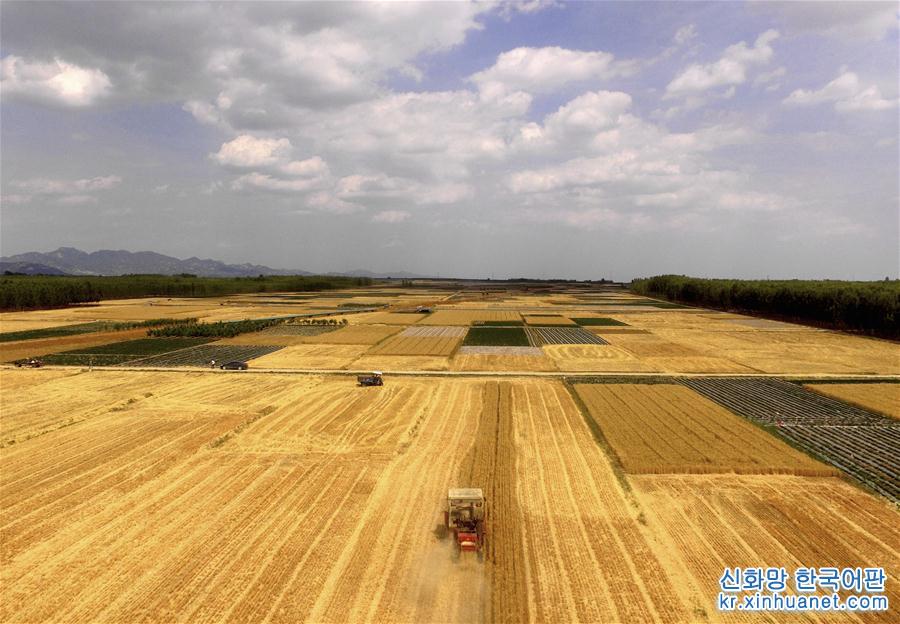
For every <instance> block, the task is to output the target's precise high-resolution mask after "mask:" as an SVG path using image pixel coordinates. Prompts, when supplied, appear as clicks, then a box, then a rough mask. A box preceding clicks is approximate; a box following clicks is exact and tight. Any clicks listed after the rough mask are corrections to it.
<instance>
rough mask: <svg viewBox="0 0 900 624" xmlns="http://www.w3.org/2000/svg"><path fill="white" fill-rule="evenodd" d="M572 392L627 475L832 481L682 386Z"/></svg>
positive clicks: (590, 387) (583, 387) (589, 387)
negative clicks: (758, 476)
mask: <svg viewBox="0 0 900 624" xmlns="http://www.w3.org/2000/svg"><path fill="white" fill-rule="evenodd" d="M575 391H576V392H577V394H578V396H579V397H580V398H581V400H582V401H584V404H585V406H586V407H587V409H588V412H589V413H590V415H591V417H592V418H593V419H594V420H595V421H596V422H597V424H598V425H599V426H600V429H601V431H602V432H603V436H604V437H605V438H606V439H607V440H608V441H609V444H610V445H611V446H612V448H613V450H614V451H615V453H616V455H617V456H618V457H619V459H620V460H621V462H622V466H624V468H625V470H627V471H628V472H631V473H707V472H734V473H744V474H754V473H766V474H771V473H783V474H803V475H813V476H815V475H818V476H828V475H837V474H838V471H837V470H835V469H834V468H832V467H830V466H826V465H825V464H821V463H819V462H816V461H815V460H812V459H810V458H809V457H807V456H806V455H804V454H803V453H801V452H800V451H797V450H794V449H792V448H791V447H789V446H788V445H787V444H785V443H784V442H780V441H779V440H777V439H776V438H774V437H772V436H771V435H769V434H767V433H766V432H764V431H762V430H761V429H759V428H757V427H755V426H753V425H751V424H750V423H748V422H746V421H745V420H743V419H741V418H740V417H739V416H735V415H734V414H732V413H731V412H729V411H727V410H726V409H725V408H723V407H720V406H719V405H718V404H716V403H713V402H712V401H710V400H709V399H707V398H706V397H704V396H701V395H699V394H697V393H696V392H694V391H693V390H691V389H689V388H685V387H683V386H676V385H671V384H613V383H610V384H578V385H576V386H575Z"/></svg>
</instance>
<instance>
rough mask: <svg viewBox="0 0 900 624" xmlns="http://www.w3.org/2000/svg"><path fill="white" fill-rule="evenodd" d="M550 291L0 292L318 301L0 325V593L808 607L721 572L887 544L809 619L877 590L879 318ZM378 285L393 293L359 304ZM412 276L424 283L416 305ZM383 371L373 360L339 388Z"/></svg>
mask: <svg viewBox="0 0 900 624" xmlns="http://www.w3.org/2000/svg"><path fill="white" fill-rule="evenodd" d="M537 290H538V292H531V291H529V290H527V289H524V288H523V289H515V288H510V289H508V290H503V289H502V288H499V287H498V286H497V285H496V283H494V284H490V283H485V284H484V285H482V286H481V287H480V288H474V287H472V288H468V287H465V286H456V285H454V286H453V287H451V286H449V285H448V284H446V283H444V282H437V283H429V282H427V281H423V282H422V283H421V284H418V285H417V286H415V287H411V286H404V288H403V289H398V288H396V287H386V286H385V287H382V286H375V287H372V288H364V289H363V288H356V289H354V290H352V291H334V292H328V293H322V294H313V293H263V294H259V295H257V294H239V295H231V296H228V297H216V298H204V299H202V300H200V299H189V298H183V299H172V300H159V299H154V300H153V301H154V305H152V306H149V305H148V300H122V301H112V302H106V301H104V302H101V303H100V304H99V305H97V306H90V307H88V306H85V307H76V308H69V309H57V310H42V311H34V312H15V313H12V315H11V316H0V322H3V323H6V322H7V320H8V322H9V323H10V327H15V328H16V329H23V330H30V329H37V330H40V329H43V328H44V327H53V326H54V325H53V323H59V324H60V325H66V324H68V325H75V324H79V323H101V322H139V321H141V320H146V319H152V318H160V317H168V318H184V319H186V318H198V319H201V321H202V322H211V321H216V320H223V321H229V320H264V319H270V318H272V317H278V316H282V315H286V314H304V315H305V314H313V315H315V314H317V313H321V314H333V315H334V316H327V317H325V316H322V317H319V318H318V319H314V320H312V321H310V320H308V319H306V318H302V319H298V320H296V321H294V322H293V323H292V324H284V323H282V324H279V325H275V326H272V327H267V328H263V329H261V330H260V331H250V332H246V333H241V334H239V335H237V336H233V337H228V338H218V337H214V336H210V337H203V338H173V337H166V338H151V337H148V336H147V335H146V332H147V330H146V328H138V329H127V330H123V331H116V332H104V331H93V332H90V333H84V334H74V335H59V336H45V337H43V338H33V339H25V340H18V341H11V342H7V343H0V349H4V348H12V349H14V352H15V353H22V354H23V356H25V355H27V356H33V355H48V356H50V357H48V358H47V365H46V366H45V367H44V368H41V369H18V368H13V367H11V366H8V365H7V366H2V367H0V387H2V390H3V391H2V393H0V448H2V452H0V593H2V600H0V621H2V622H11V623H13V622H28V623H33V622H100V621H102V622H123V623H124V622H129V623H130V622H134V621H138V620H140V621H172V622H176V621H177V622H210V621H216V622H221V621H253V622H256V621H266V622H467V623H468V622H485V623H491V622H510V623H514V622H515V623H518V622H570V621H583V622H617V623H618V622H623V623H624V622H667V623H668V622H671V623H681V622H684V623H694V622H738V623H744V622H746V623H748V624H750V623H753V622H757V621H767V622H769V621H771V622H782V621H784V622H796V621H801V620H800V619H798V617H797V616H796V615H793V614H785V613H771V614H769V616H768V617H767V618H760V617H759V616H760V614H743V615H742V614H740V613H733V614H728V613H723V612H720V611H718V610H717V609H716V603H715V598H716V595H717V593H718V591H719V578H720V576H721V574H722V569H723V568H724V567H726V566H730V567H733V566H785V567H787V568H788V569H790V570H793V568H796V567H797V566H801V565H805V566H829V565H838V566H864V567H865V566H873V565H878V566H884V567H885V568H886V573H887V575H888V581H887V587H886V591H885V594H886V595H887V596H888V597H889V598H890V600H891V602H892V605H891V608H892V611H891V612H888V613H856V614H851V613H847V614H839V615H838V616H835V614H832V613H810V614H807V617H805V618H803V619H802V621H809V622H834V621H837V622H854V623H855V622H890V621H893V620H894V619H895V618H894V616H895V614H896V612H895V609H896V607H895V605H896V604H900V603H898V602H897V601H900V584H898V581H897V578H898V575H900V568H898V561H900V555H898V544H900V528H898V527H900V522H898V521H897V520H898V516H897V514H898V511H897V506H896V503H897V500H898V492H897V490H896V483H897V482H898V481H897V474H896V457H897V456H898V453H900V450H898V448H900V447H898V431H900V429H898V424H897V420H896V414H893V416H894V417H893V418H891V417H890V416H891V415H892V413H893V412H892V410H894V411H895V410H896V396H897V390H898V389H900V384H898V383H897V379H896V375H898V374H900V368H898V363H897V361H896V345H895V344H894V343H890V342H887V341H883V340H876V339H871V338H864V337H860V336H851V335H844V334H839V333H836V332H830V331H825V330H820V329H814V328H808V327H803V326H799V325H792V324H788V323H774V322H772V321H769V322H767V323H766V324H760V323H757V322H755V321H757V320H759V319H753V318H750V317H746V316H741V315H736V314H726V313H721V312H713V311H709V310H699V309H691V308H684V307H680V306H679V307H660V305H659V302H653V301H652V300H648V299H645V298H642V297H638V296H635V295H633V294H630V293H627V292H624V291H621V290H611V289H610V290H605V289H601V288H597V287H596V286H589V287H588V286H585V287H575V286H571V285H560V286H552V287H550V286H547V287H543V286H542V287H540V288H539V289H537ZM371 302H378V303H383V304H385V305H386V306H387V308H385V309H384V310H379V311H377V312H361V313H352V312H348V310H353V309H354V308H356V307H359V306H363V305H364V304H369V303H371ZM341 304H351V305H349V306H346V305H345V306H344V307H343V308H340V307H339V306H340V305H341ZM418 305H428V306H429V307H431V308H432V309H433V311H432V312H431V313H425V314H411V313H407V312H405V311H406V310H410V309H415V307H416V306H418ZM163 308H165V310H163ZM288 308H291V309H293V310H294V312H292V313H287V312H285V310H286V309H288ZM151 312H152V315H151ZM547 315H551V316H547ZM143 317H146V318H143ZM31 318H33V319H34V320H30V319H31ZM548 319H549V321H548ZM557 319H562V321H561V322H560V321H558V320H557ZM326 320H334V321H335V323H340V322H341V321H344V320H346V323H347V324H340V325H338V324H334V325H330V326H326V325H324V323H325V322H326ZM16 323H18V325H16ZM29 323H33V324H34V325H33V327H29V325H28V324H29ZM300 323H321V324H315V325H311V324H310V325H303V324H300ZM44 324H47V325H44ZM42 325H43V327H41V326H42ZM3 331H6V326H5V325H4V329H3ZM4 345H6V347H4ZM12 352H13V350H3V351H2V353H3V355H4V361H9V359H12V358H8V357H7V355H8V354H9V353H12ZM63 352H71V353H63ZM90 355H93V357H94V358H95V359H93V360H88V361H85V360H83V359H80V358H82V357H84V356H90ZM74 356H77V358H76V359H75V360H72V362H71V363H72V365H71V366H64V365H60V364H57V363H55V362H66V358H68V357H74ZM820 356H821V357H820ZM103 357H109V358H111V360H117V359H119V358H124V359H127V360H128V361H121V362H119V361H110V362H109V363H110V364H113V365H111V366H104V365H101V364H103V363H101V362H99V361H98V359H102V358H103ZM210 359H215V360H217V362H220V363H221V362H224V361H226V360H231V359H240V360H246V361H248V363H249V366H250V370H249V371H243V372H227V371H221V370H213V369H211V368H209V367H208V361H209V360H210ZM88 364H91V365H92V366H88ZM372 370H381V371H384V378H385V385H384V386H383V387H373V388H364V387H359V386H357V385H356V383H355V375H356V374H358V373H359V372H362V371H372ZM773 371H774V372H773ZM792 374H796V375H798V377H797V378H793V377H791V375H792ZM845 376H846V377H847V378H846V379H845ZM851 377H852V379H851ZM849 381H853V382H854V383H849ZM861 381H864V382H866V383H859V382H861ZM826 382H827V383H826ZM835 382H839V383H835ZM873 382H876V383H873ZM467 486H468V487H480V488H482V489H483V491H484V493H485V501H486V509H487V512H486V531H487V533H486V535H487V538H486V544H485V550H484V561H483V562H478V561H477V559H476V558H475V557H474V556H471V557H470V556H468V555H463V556H462V557H461V558H460V559H459V561H458V562H454V557H453V553H452V550H453V549H452V545H451V541H450V540H449V539H440V538H439V536H438V534H437V532H436V531H435V529H436V527H437V525H438V524H439V523H440V522H441V520H442V512H443V509H444V508H445V497H446V495H447V489H448V488H450V487H467ZM844 616H846V617H844Z"/></svg>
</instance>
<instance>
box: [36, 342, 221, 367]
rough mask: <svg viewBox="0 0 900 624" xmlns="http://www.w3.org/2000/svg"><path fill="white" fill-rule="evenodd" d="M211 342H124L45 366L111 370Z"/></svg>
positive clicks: (61, 356) (54, 358)
mask: <svg viewBox="0 0 900 624" xmlns="http://www.w3.org/2000/svg"><path fill="white" fill-rule="evenodd" d="M211 340H212V339H211V338H140V339H138V340H125V341H122V342H115V343H113V344H108V345H100V346H97V347H85V348H81V349H73V350H72V351H63V352H62V353H54V354H53V355H48V356H46V357H44V358H42V359H43V360H44V362H45V363H46V364H61V365H67V366H86V365H91V364H94V365H97V366H112V365H113V364H122V363H124V362H130V361H132V360H139V359H141V358H145V357H148V356H151V355H159V354H161V353H170V352H172V351H177V350H179V349H184V348H186V347H194V346H197V345H200V344H204V343H207V342H210V341H211Z"/></svg>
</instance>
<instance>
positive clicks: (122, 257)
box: [0, 247, 422, 279]
mask: <svg viewBox="0 0 900 624" xmlns="http://www.w3.org/2000/svg"><path fill="white" fill-rule="evenodd" d="M7 271H8V272H10V273H25V274H28V275H128V274H151V275H178V274H180V273H189V274H192V275H199V276H202V277H254V276H256V275H312V274H311V273H310V272H309V271H300V270H296V269H293V270H288V269H273V268H271V267H267V266H264V265H260V264H249V263H245V264H226V263H225V262H220V261H218V260H210V259H203V258H196V257H193V258H188V259H186V260H180V259H178V258H174V257H172V256H166V255H163V254H159V253H156V252H153V251H138V252H131V251H126V250H124V249H119V250H109V249H101V250H100V251H94V252H91V253H88V252H85V251H81V250H80V249H75V248H73V247H60V248H59V249H57V250H56V251H51V252H47V253H42V252H37V251H30V252H27V253H21V254H16V255H14V256H4V257H2V258H0V274H2V273H4V272H7ZM327 275H348V276H351V277H374V278H383V277H395V278H406V279H412V278H418V277H422V276H421V275H413V274H412V273H407V272H405V271H400V272H397V273H391V274H386V273H373V272H371V271H366V270H363V269H357V270H354V271H346V272H331V273H328V274H327Z"/></svg>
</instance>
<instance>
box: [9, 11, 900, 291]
mask: <svg viewBox="0 0 900 624" xmlns="http://www.w3.org/2000/svg"><path fill="white" fill-rule="evenodd" d="M898 6H900V5H898V3H897V2H876V3H867V2H847V3H842V2H822V3H817V2H784V3H769V2H752V3H738V2H712V3H702V2H697V3H692V2H677V3H667V2H627V3H620V2H577V3H575V2H554V1H552V0H548V1H545V0H525V1H522V2H502V3H495V2H476V3H468V2H428V3H413V2H389V3H384V4H381V3H362V2H358V3H350V2H347V3H344V2H304V3H280V2H265V3H247V4H244V3H221V4H215V3H201V2H180V3H164V2H102V3H90V2H77V3H75V2H69V3H53V2H39V3H36V2H14V1H8V0H4V1H3V2H2V3H0V253H2V254H3V255H12V254H17V253H22V252H26V251H50V250H53V249H56V248H57V247H60V246H69V247H77V248H79V249H82V250H85V251H95V250H98V249H127V250H130V251H144V250H151V251H156V252H159V253H164V254H168V255H173V256H177V257H179V258H187V257H190V256H199V257H203V258H214V259H217V260H223V261H226V262H234V263H242V262H252V263H256V264H265V265H268V266H271V267H274V268H287V269H300V270H305V271H313V272H328V271H348V270H353V269H357V268H363V269H368V270H371V271H378V272H382V271H384V272H392V271H394V272H396V271H409V272H413V273H417V274H424V275H437V276H441V277H470V278H484V277H493V278H497V279H500V278H507V277H533V278H569V279H600V278H607V279H616V280H629V279H631V278H633V277H640V276H649V275H657V274H663V273H677V274H687V275H694V276H702V277H731V278H767V277H769V278H772V279H775V278H830V279H883V278H884V277H891V278H897V277H898V264H900V216H898V213H900V210H898V207H900V152H898V133H900V129H898V123H900V122H898V95H900V94H898V91H900V88H898V80H900V78H898V76H900V67H898V58H900V53H898V52H900V47H898Z"/></svg>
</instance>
